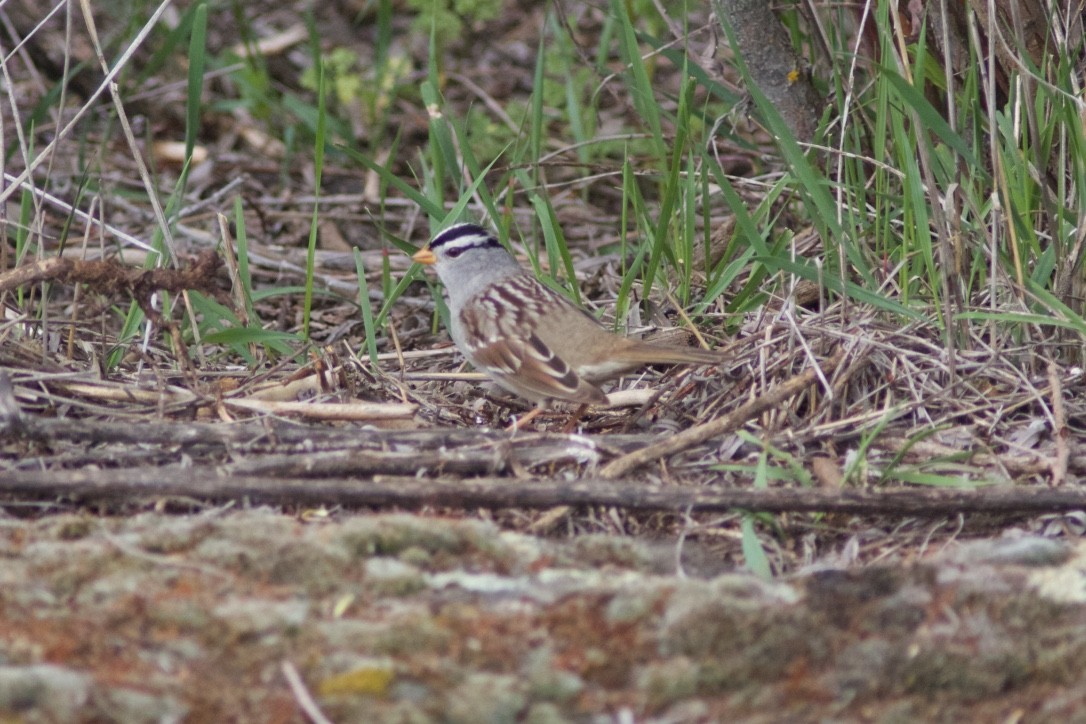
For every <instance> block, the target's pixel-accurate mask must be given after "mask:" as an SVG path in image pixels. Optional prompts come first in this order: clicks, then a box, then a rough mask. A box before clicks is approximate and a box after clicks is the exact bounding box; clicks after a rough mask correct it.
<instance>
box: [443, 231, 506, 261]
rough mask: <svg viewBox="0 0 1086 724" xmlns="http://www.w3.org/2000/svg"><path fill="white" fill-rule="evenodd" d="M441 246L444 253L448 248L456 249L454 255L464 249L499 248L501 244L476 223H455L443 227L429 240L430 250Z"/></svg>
mask: <svg viewBox="0 0 1086 724" xmlns="http://www.w3.org/2000/svg"><path fill="white" fill-rule="evenodd" d="M441 248H444V249H446V250H447V251H446V253H448V250H451V249H457V252H456V253H455V254H453V256H456V255H458V254H459V253H461V252H463V251H464V250H466V249H475V248H490V249H500V248H501V244H499V243H498V240H497V238H495V237H494V235H493V234H491V233H490V232H489V231H487V230H486V229H484V228H483V227H481V226H479V225H478V224H457V225H456V226H450V227H449V228H448V229H445V230H444V231H442V232H441V233H440V234H438V235H437V236H435V237H434V238H433V241H431V242H430V249H431V251H437V250H438V249H441Z"/></svg>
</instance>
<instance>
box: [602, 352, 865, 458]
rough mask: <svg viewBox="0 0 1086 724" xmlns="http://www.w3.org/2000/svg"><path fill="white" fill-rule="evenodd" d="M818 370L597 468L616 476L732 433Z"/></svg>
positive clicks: (840, 355) (833, 362)
mask: <svg viewBox="0 0 1086 724" xmlns="http://www.w3.org/2000/svg"><path fill="white" fill-rule="evenodd" d="M844 358H845V352H844V350H839V351H838V352H837V353H836V354H834V355H833V357H831V358H830V359H828V360H826V361H825V362H824V363H822V372H821V373H822V374H824V375H830V374H832V373H833V371H834V370H835V369H836V368H837V366H838V365H840V364H841V361H842V360H844ZM819 374H820V372H819V370H818V369H815V368H813V367H809V368H807V369H806V370H804V371H803V372H801V373H800V374H798V375H796V376H795V377H793V378H791V379H789V380H786V381H784V382H782V383H781V384H779V385H777V386H776V387H774V388H772V389H771V390H769V391H768V392H766V393H765V394H763V395H760V396H759V397H756V398H754V399H753V400H751V401H750V402H747V403H746V404H744V405H742V406H740V407H738V408H736V409H735V410H734V411H733V412H731V413H729V414H727V415H723V416H721V417H718V418H716V419H715V420H710V421H709V422H706V423H702V424H701V425H697V426H695V427H692V428H690V429H689V430H684V431H683V432H680V433H679V434H677V435H674V436H672V437H669V438H665V439H663V440H661V441H660V442H657V443H654V444H652V445H648V446H647V447H644V448H642V449H640V450H637V451H635V452H632V453H629V454H628V455H624V456H622V457H620V458H618V459H617V460H612V461H611V462H609V463H608V464H607V465H604V466H603V469H601V470H600V475H601V476H602V477H604V478H617V477H620V476H622V475H625V474H626V473H628V472H630V471H631V470H634V469H635V468H637V467H639V466H641V465H644V464H645V463H649V462H652V461H653V460H658V459H660V458H662V457H665V456H667V455H674V454H675V453H677V452H682V451H683V450H687V449H689V448H691V447H694V446H695V445H700V444H701V443H703V442H706V441H707V440H710V439H712V438H714V437H719V436H720V435H725V434H727V433H729V432H733V431H735V430H737V429H739V427H740V426H741V425H743V424H744V423H745V422H747V421H748V420H751V419H754V418H755V417H757V416H758V415H760V414H762V413H763V412H765V411H766V410H769V409H770V408H773V407H776V406H778V405H780V404H782V403H783V402H784V401H785V400H787V399H788V398H790V397H792V396H793V395H795V394H797V393H799V392H802V391H803V390H805V389H807V388H808V387H810V386H811V385H813V384H814V383H815V382H817V381H818V379H819Z"/></svg>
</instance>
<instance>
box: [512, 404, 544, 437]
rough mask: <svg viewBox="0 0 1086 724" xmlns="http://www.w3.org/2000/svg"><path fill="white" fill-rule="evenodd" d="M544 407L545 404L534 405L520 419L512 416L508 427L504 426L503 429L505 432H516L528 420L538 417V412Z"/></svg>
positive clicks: (542, 410)
mask: <svg viewBox="0 0 1086 724" xmlns="http://www.w3.org/2000/svg"><path fill="white" fill-rule="evenodd" d="M546 409H547V406H546V405H545V404H539V405H536V407H535V409H533V410H532V411H531V412H529V413H528V414H527V415H525V416H524V417H522V418H520V419H517V418H515V417H514V418H513V422H512V423H510V425H509V427H507V428H505V431H506V432H517V431H518V430H520V429H521V428H522V427H524V426H525V425H527V424H528V423H529V422H531V421H532V420H534V419H536V418H537V417H539V415H540V413H542V412H544V411H545V410H546Z"/></svg>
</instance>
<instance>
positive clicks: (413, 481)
mask: <svg viewBox="0 0 1086 724" xmlns="http://www.w3.org/2000/svg"><path fill="white" fill-rule="evenodd" d="M0 494H3V495H10V496H21V497H33V498H36V499H50V500H51V499H56V498H66V499H70V500H74V501H77V502H80V503H92V502H93V503H103V502H105V503H109V502H112V503H128V502H131V501H133V500H135V499H137V498H140V497H142V498H145V499H146V498H151V499H158V498H165V497H176V496H180V497H193V498H203V499H208V500H216V501H224V500H237V499H246V500H248V501H250V502H253V503H268V504H277V505H309V506H313V505H344V506H379V507H389V506H392V507H402V508H419V507H423V506H440V507H453V508H464V509H468V510H470V509H475V508H522V509H525V508H543V509H546V508H553V507H555V506H558V505H570V506H578V505H581V506H585V505H587V506H597V505H600V506H615V507H620V508H625V509H628V510H639V511H672V512H680V511H692V512H711V511H726V510H735V509H739V510H750V511H765V512H769V513H784V512H799V513H815V512H824V513H844V514H852V515H891V516H901V517H916V516H924V517H944V516H947V515H956V514H958V513H987V514H999V515H1027V514H1028V515H1036V514H1039V513H1051V512H1060V511H1071V510H1082V509H1086V489H1083V488H1067V487H1064V488H1049V487H1028V488H1026V487H1000V488H994V487H989V488H983V489H979V490H946V489H928V488H894V489H880V490H842V491H825V490H816V489H794V488H781V489H770V490H750V489H729V490H714V489H711V488H704V487H698V488H686V487H677V486H660V485H642V484H633V483H631V484H624V483H619V482H615V481H613V480H600V479H598V478H596V479H584V480H578V481H568V482H567V481H556V480H552V479H539V478H530V479H522V480H514V479H510V478H472V479H467V480H443V479H439V480H428V479H423V478H416V477H391V476H378V477H374V478H372V479H369V480H351V479H345V478H336V479H312V478H286V479H272V478H268V477H266V476H263V475H235V474H232V473H230V472H228V471H224V470H220V469H218V468H214V467H210V466H202V467H198V468H191V467H181V466H170V467H162V468H150V469H148V468H126V469H119V470H97V469H82V470H71V471H68V470H49V471H41V470H34V471H18V472H6V473H3V474H0Z"/></svg>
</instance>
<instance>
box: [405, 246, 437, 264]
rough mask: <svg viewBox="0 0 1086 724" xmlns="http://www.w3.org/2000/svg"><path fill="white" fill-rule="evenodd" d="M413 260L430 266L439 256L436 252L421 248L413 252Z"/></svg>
mask: <svg viewBox="0 0 1086 724" xmlns="http://www.w3.org/2000/svg"><path fill="white" fill-rule="evenodd" d="M411 260H412V261H414V262H417V263H419V264H426V265H427V266H429V265H430V264H433V263H434V262H435V261H437V257H436V256H434V252H432V251H430V250H429V249H425V248H424V249H419V250H418V251H416V252H415V253H414V254H412V255H411Z"/></svg>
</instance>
